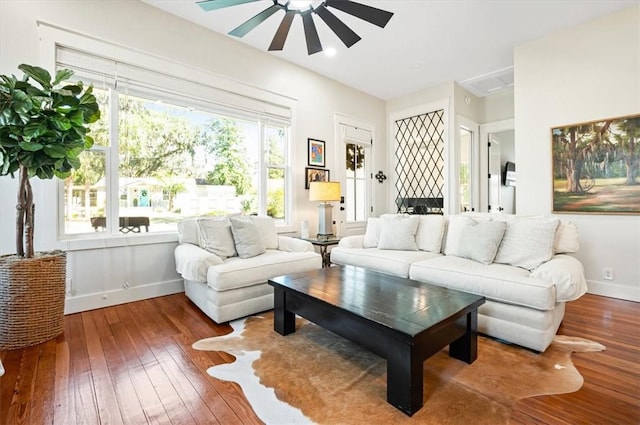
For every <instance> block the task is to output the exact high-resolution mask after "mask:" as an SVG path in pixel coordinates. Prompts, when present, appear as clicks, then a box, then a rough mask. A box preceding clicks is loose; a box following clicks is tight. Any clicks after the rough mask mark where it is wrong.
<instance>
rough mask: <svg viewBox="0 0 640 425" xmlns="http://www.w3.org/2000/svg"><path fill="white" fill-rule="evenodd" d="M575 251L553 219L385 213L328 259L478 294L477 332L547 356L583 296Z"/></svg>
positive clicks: (571, 236)
mask: <svg viewBox="0 0 640 425" xmlns="http://www.w3.org/2000/svg"><path fill="white" fill-rule="evenodd" d="M411 217H414V218H411ZM407 220H410V221H412V223H415V222H416V220H417V222H418V224H417V226H415V229H414V227H412V225H408V224H407V223H405V222H406V221H407ZM412 231H413V234H412V233H411V232H412ZM412 238H413V241H412ZM577 250H578V231H577V228H576V226H575V224H574V223H572V222H566V221H561V220H559V219H557V218H553V217H519V216H514V215H508V214H504V215H503V214H486V213H485V214H483V213H468V214H460V215H454V216H449V217H444V216H437V215H426V216H406V215H405V216H401V215H393V214H390V215H383V216H382V217H381V218H371V219H369V222H368V224H367V233H366V234H365V235H358V236H348V237H345V238H343V239H342V240H341V241H340V243H339V245H338V246H337V247H335V248H333V249H332V250H331V262H332V263H335V264H342V265H354V266H360V267H365V268H369V269H373V270H377V271H380V272H384V273H389V274H393V275H397V276H402V277H409V278H411V279H414V280H418V281H422V282H427V283H431V284H435V285H439V286H444V287H448V288H453V289H458V290H462V291H465V292H471V293H474V294H478V295H483V296H485V297H486V299H487V301H486V303H485V304H484V305H482V306H481V307H480V308H479V310H478V330H479V332H481V333H484V334H486V335H489V336H492V337H495V338H499V339H502V340H505V341H508V342H512V343H515V344H518V345H521V346H524V347H528V348H530V349H533V350H536V351H544V350H545V349H546V348H547V347H548V346H549V344H551V341H552V340H553V337H554V335H555V334H556V332H557V330H558V327H559V326H560V323H561V321H562V318H563V316H564V310H565V303H566V302H567V301H572V300H575V299H577V298H579V297H580V296H582V295H583V294H584V293H585V292H586V291H587V286H586V281H585V278H584V271H583V267H582V264H581V263H580V262H579V261H578V260H577V259H576V258H574V257H572V256H571V255H569V254H572V253H575V252H577Z"/></svg>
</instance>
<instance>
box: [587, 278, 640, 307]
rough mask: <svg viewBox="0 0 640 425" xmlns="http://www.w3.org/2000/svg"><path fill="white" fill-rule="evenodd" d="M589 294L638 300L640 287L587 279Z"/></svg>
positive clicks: (639, 299) (639, 298)
mask: <svg viewBox="0 0 640 425" xmlns="http://www.w3.org/2000/svg"><path fill="white" fill-rule="evenodd" d="M587 286H588V287H589V290H588V291H587V292H588V293H590V294H594V295H602V296H603V297H610V298H618V299H621V300H627V301H635V302H640V288H639V287H637V286H630V285H620V284H617V283H610V282H607V283H605V282H595V281H592V280H589V281H587Z"/></svg>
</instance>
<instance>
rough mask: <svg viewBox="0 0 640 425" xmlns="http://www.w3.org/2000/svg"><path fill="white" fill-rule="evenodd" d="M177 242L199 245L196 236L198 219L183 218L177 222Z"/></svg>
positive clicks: (198, 238) (198, 239)
mask: <svg viewBox="0 0 640 425" xmlns="http://www.w3.org/2000/svg"><path fill="white" fill-rule="evenodd" d="M178 242H179V243H181V244H182V243H190V244H192V245H198V246H199V245H200V237H199V236H198V218H197V217H194V218H185V219H183V220H180V221H179V222H178Z"/></svg>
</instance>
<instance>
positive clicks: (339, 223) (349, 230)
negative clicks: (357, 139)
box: [331, 113, 376, 237]
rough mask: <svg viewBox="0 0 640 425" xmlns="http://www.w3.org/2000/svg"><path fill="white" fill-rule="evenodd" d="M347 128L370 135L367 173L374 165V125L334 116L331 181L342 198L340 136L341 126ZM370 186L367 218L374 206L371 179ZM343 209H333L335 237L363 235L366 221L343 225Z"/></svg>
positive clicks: (339, 205) (343, 116)
mask: <svg viewBox="0 0 640 425" xmlns="http://www.w3.org/2000/svg"><path fill="white" fill-rule="evenodd" d="M343 125H345V126H349V127H353V128H356V129H360V130H363V131H368V132H369V133H370V134H371V140H372V142H371V158H370V160H369V161H367V165H368V167H369V172H371V170H373V168H372V167H373V164H374V163H375V148H374V143H373V141H374V140H376V132H375V125H374V124H373V123H372V122H366V121H362V120H359V119H356V118H351V117H348V116H346V115H343V114H338V113H336V114H334V135H335V136H334V140H335V144H334V155H333V158H334V164H336V169H335V170H334V172H333V174H332V176H333V178H332V179H331V180H332V181H339V182H340V186H341V192H342V196H344V193H345V192H344V187H345V170H344V162H343V161H342V155H343V151H344V146H343V145H344V137H343V135H342V126H343ZM369 182H370V185H369V190H367V191H366V197H367V203H368V205H367V211H368V213H367V217H371V216H372V215H373V213H372V211H373V205H375V201H376V200H375V190H373V189H374V188H373V186H372V185H373V182H372V178H370V179H369ZM342 207H343V204H342V203H338V204H337V205H336V207H335V209H334V214H333V219H334V221H335V222H336V235H337V236H340V237H342V236H350V235H358V234H364V232H365V229H366V226H367V220H365V221H362V222H354V223H349V224H348V225H347V224H346V223H345V214H346V213H345V212H344V211H342V210H341V209H340V208H342Z"/></svg>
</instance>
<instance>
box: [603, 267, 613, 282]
mask: <svg viewBox="0 0 640 425" xmlns="http://www.w3.org/2000/svg"><path fill="white" fill-rule="evenodd" d="M602 277H604V280H613V269H612V268H611V267H603V268H602Z"/></svg>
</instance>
